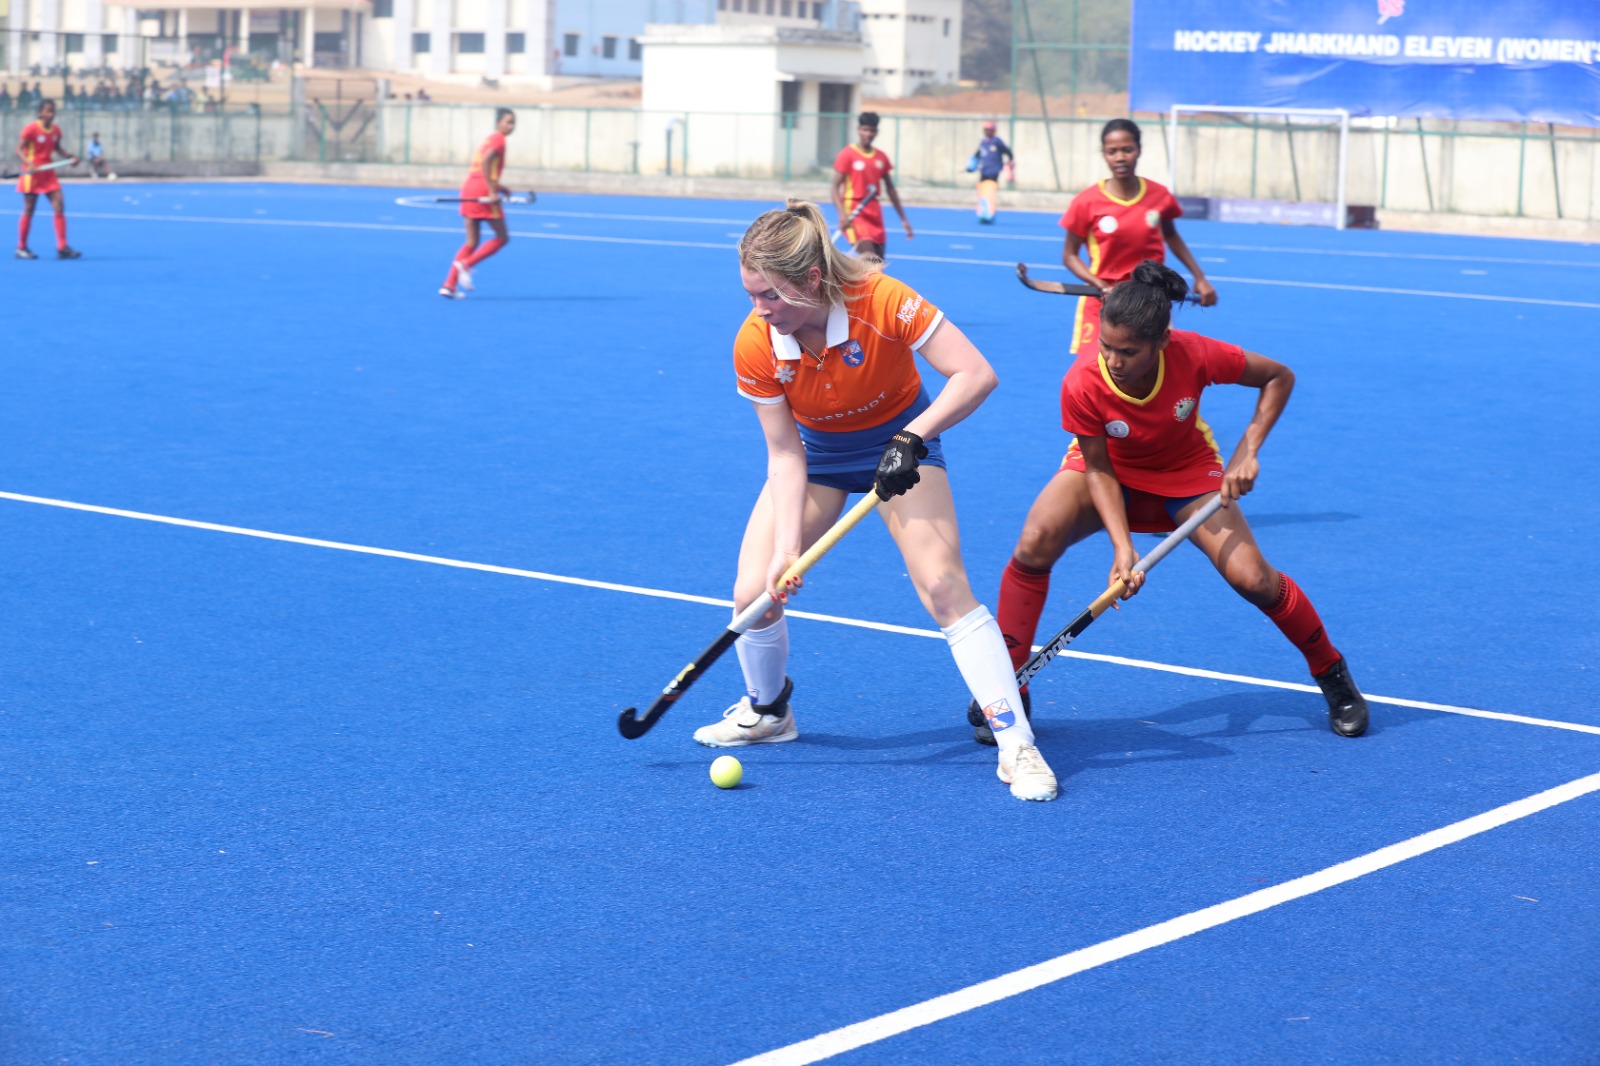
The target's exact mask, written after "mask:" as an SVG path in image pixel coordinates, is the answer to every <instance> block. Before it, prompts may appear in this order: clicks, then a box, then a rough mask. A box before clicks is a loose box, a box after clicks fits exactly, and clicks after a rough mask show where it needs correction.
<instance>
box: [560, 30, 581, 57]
mask: <svg viewBox="0 0 1600 1066" xmlns="http://www.w3.org/2000/svg"><path fill="white" fill-rule="evenodd" d="M561 54H562V55H564V56H575V55H577V54H578V35H577V34H576V33H566V34H562V36H561Z"/></svg>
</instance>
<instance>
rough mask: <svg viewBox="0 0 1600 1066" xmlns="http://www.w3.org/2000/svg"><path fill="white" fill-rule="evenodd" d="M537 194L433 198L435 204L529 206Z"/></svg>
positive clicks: (534, 200)
mask: <svg viewBox="0 0 1600 1066" xmlns="http://www.w3.org/2000/svg"><path fill="white" fill-rule="evenodd" d="M538 199H539V194H538V193H532V192H514V193H511V194H509V195H507V196H504V197H495V196H435V197H433V202H434V203H436V204H498V203H507V204H531V203H536V202H538Z"/></svg>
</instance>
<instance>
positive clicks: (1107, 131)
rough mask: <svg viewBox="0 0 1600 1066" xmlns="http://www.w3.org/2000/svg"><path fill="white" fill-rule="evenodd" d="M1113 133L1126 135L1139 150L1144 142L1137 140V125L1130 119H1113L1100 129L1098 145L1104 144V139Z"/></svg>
mask: <svg viewBox="0 0 1600 1066" xmlns="http://www.w3.org/2000/svg"><path fill="white" fill-rule="evenodd" d="M1113 133H1126V134H1128V135H1130V136H1131V137H1132V138H1133V143H1134V144H1135V145H1137V146H1138V147H1140V148H1143V147H1144V142H1143V141H1142V140H1140V139H1139V124H1138V123H1137V122H1135V121H1133V119H1131V118H1114V119H1112V120H1111V121H1110V122H1107V123H1106V124H1105V125H1104V126H1101V127H1100V143H1101V144H1105V143H1106V138H1107V137H1109V136H1111V135H1112V134H1113Z"/></svg>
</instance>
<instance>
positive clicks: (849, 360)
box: [839, 340, 867, 366]
mask: <svg viewBox="0 0 1600 1066" xmlns="http://www.w3.org/2000/svg"><path fill="white" fill-rule="evenodd" d="M839 354H840V355H842V356H844V363H845V366H860V365H861V364H862V363H863V362H865V361H866V358H867V353H866V352H864V351H862V350H861V342H860V341H854V340H851V341H845V342H844V344H842V345H840V347H839Z"/></svg>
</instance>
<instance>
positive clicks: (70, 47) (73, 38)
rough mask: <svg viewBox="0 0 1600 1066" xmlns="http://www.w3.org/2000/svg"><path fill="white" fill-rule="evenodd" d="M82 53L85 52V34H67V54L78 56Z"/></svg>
mask: <svg viewBox="0 0 1600 1066" xmlns="http://www.w3.org/2000/svg"><path fill="white" fill-rule="evenodd" d="M82 51H83V34H81V33H69V34H67V54H68V55H76V54H78V53H80V52H82Z"/></svg>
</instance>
